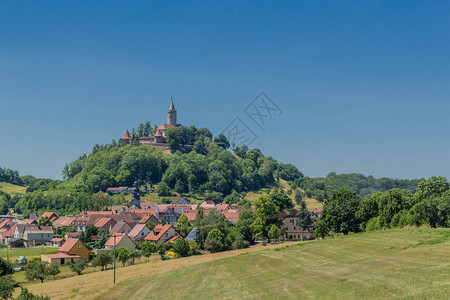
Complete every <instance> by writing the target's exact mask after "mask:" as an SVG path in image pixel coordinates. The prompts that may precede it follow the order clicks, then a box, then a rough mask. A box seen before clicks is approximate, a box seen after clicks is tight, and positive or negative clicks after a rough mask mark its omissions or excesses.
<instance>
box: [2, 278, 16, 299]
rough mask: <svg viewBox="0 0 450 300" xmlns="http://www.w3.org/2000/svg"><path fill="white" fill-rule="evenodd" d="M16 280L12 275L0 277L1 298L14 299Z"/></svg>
mask: <svg viewBox="0 0 450 300" xmlns="http://www.w3.org/2000/svg"><path fill="white" fill-rule="evenodd" d="M14 287H15V282H14V279H12V277H11V276H10V275H6V276H1V277H0V298H1V299H5V300H7V299H12V294H13V292H14Z"/></svg>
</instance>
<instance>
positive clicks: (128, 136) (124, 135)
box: [122, 129, 131, 140]
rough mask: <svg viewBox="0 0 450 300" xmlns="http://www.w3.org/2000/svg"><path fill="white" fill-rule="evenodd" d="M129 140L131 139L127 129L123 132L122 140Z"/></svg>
mask: <svg viewBox="0 0 450 300" xmlns="http://www.w3.org/2000/svg"><path fill="white" fill-rule="evenodd" d="M130 138H131V137H130V133H129V132H128V129H127V131H125V133H124V134H123V137H122V140H127V139H130Z"/></svg>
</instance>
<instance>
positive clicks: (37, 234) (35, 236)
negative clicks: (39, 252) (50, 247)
mask: <svg viewBox="0 0 450 300" xmlns="http://www.w3.org/2000/svg"><path fill="white" fill-rule="evenodd" d="M14 238H15V239H23V240H25V246H27V247H30V246H38V245H42V244H45V243H49V242H50V240H51V239H52V238H53V227H52V226H42V227H40V226H36V225H27V224H17V225H16V227H15V229H14Z"/></svg>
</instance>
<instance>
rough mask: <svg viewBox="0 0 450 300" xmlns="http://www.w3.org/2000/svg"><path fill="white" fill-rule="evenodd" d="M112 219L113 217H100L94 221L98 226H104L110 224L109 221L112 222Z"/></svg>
mask: <svg viewBox="0 0 450 300" xmlns="http://www.w3.org/2000/svg"><path fill="white" fill-rule="evenodd" d="M111 220H112V219H111V218H100V219H98V220H97V221H96V222H95V223H94V226H95V227H97V228H102V227H103V226H105V225H106V224H108V222H110V221H111Z"/></svg>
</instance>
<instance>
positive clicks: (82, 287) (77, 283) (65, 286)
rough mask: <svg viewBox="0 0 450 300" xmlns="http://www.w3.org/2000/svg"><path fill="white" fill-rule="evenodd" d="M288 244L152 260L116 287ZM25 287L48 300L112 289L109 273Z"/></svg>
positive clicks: (121, 276)
mask: <svg viewBox="0 0 450 300" xmlns="http://www.w3.org/2000/svg"><path fill="white" fill-rule="evenodd" d="M289 244H294V243H283V244H276V245H268V246H266V247H263V246H260V245H257V246H254V247H251V248H247V249H241V250H234V251H226V252H219V253H214V254H205V255H199V256H190V257H186V258H180V259H174V260H169V261H162V260H153V261H150V262H148V263H143V264H139V265H135V266H130V267H125V268H120V269H117V270H116V284H118V283H121V282H124V281H126V280H129V279H133V278H136V279H138V278H141V277H145V276H148V275H151V274H160V273H165V272H168V271H172V270H176V269H180V268H185V267H188V266H191V265H196V264H202V263H206V262H210V261H214V260H219V259H223V258H227V257H232V256H236V255H239V254H241V253H246V252H255V251H261V250H264V249H274V248H279V247H284V246H286V245H289ZM26 287H27V288H28V290H29V291H30V292H32V293H33V294H44V295H48V296H49V297H50V298H51V299H94V298H96V297H98V296H100V295H102V294H104V293H106V292H107V291H108V290H109V289H111V288H112V287H113V270H107V271H103V272H95V273H90V274H85V275H81V276H75V277H70V278H65V279H60V280H54V281H49V282H44V283H43V284H42V283H35V284H30V285H27V286H26Z"/></svg>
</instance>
